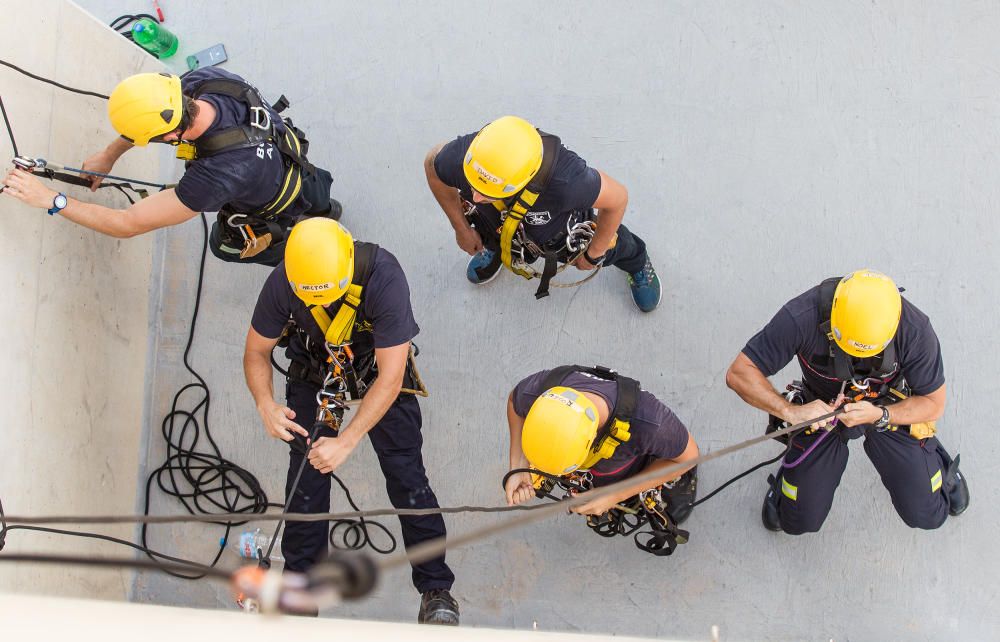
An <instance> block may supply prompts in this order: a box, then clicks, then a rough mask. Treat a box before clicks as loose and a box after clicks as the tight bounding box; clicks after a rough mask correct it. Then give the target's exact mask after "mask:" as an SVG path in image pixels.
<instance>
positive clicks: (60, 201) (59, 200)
mask: <svg viewBox="0 0 1000 642" xmlns="http://www.w3.org/2000/svg"><path fill="white" fill-rule="evenodd" d="M66 203H67V201H66V197H65V196H63V195H62V194H56V197H55V198H54V199H52V205H53V206H55V207H58V208H59V209H62V208H64V207H66Z"/></svg>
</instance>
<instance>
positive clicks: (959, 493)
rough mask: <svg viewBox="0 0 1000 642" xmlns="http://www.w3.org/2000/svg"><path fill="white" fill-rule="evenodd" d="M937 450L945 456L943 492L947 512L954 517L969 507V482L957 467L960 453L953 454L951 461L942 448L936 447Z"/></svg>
mask: <svg viewBox="0 0 1000 642" xmlns="http://www.w3.org/2000/svg"><path fill="white" fill-rule="evenodd" d="M938 452H939V453H941V454H942V456H944V457H946V460H945V462H946V463H947V470H946V471H945V473H944V484H943V485H944V494H945V495H946V496H947V497H948V514H949V515H951V516H952V517H956V516H958V515H961V514H962V513H964V512H965V509H966V508H968V507H969V484H967V483H966V481H965V475H963V474H962V471H960V470H959V469H958V461H959V460H960V459H961V458H962V456H961V455H955V460H954V461H951V457H948V453H946V452H944V448H941V447H940V446H939V447H938Z"/></svg>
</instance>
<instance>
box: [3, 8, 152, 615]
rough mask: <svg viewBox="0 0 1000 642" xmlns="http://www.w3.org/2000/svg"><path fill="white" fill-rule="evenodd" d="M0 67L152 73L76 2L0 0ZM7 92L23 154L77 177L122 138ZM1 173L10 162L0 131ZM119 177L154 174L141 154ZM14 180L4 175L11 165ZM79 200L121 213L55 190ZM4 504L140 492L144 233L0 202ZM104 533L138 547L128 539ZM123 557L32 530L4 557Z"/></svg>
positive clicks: (95, 110) (65, 98)
mask: <svg viewBox="0 0 1000 642" xmlns="http://www.w3.org/2000/svg"><path fill="white" fill-rule="evenodd" d="M0 9H2V13H3V15H4V16H5V18H4V20H2V21H0V43H3V44H2V45H0V58H2V59H4V60H7V61H9V62H11V63H13V64H15V65H18V66H20V67H22V68H24V69H26V70H28V71H31V72H34V73H36V74H39V75H42V76H45V77H48V78H52V79H54V80H57V81H60V82H62V83H64V84H67V85H70V86H74V87H79V88H82V89H88V90H91V91H97V92H99V93H105V94H106V93H108V92H110V91H111V89H112V88H113V87H114V85H115V83H116V82H117V81H118V79H120V78H121V77H122V76H124V75H127V74H129V73H134V72H137V71H141V70H152V69H156V68H157V64H156V61H155V60H154V59H152V58H150V57H148V56H145V55H143V54H142V52H140V51H139V50H138V49H136V48H135V47H134V46H132V45H130V44H129V43H127V42H125V41H124V39H122V38H120V37H118V36H116V35H114V34H113V33H112V32H111V31H110V30H108V29H106V28H104V27H102V26H101V24H100V23H98V22H97V21H95V20H94V19H93V18H92V17H91V16H90V15H89V14H87V13H85V12H83V11H82V10H80V9H79V8H78V7H76V6H75V5H73V4H71V3H68V2H54V1H53V2H39V3H23V2H14V1H13V0H4V1H3V2H0ZM0 91H2V92H3V98H4V104H5V105H6V107H7V113H8V116H9V117H10V120H11V125H12V126H13V129H14V135H15V138H16V141H17V144H18V147H19V148H20V152H21V154H24V155H28V156H37V157H43V158H47V159H51V160H53V161H56V162H59V163H62V164H66V165H70V166H75V167H79V163H80V162H82V160H83V159H84V158H86V157H87V156H89V155H90V154H91V153H93V152H95V151H97V150H98V149H100V148H102V147H103V146H104V145H106V144H107V143H108V142H109V141H111V140H112V139H113V137H114V136H115V135H116V134H115V133H114V131H113V130H112V129H111V126H110V125H109V124H108V120H107V110H106V106H105V105H106V103H105V101H103V100H100V99H97V98H93V97H88V96H80V95H76V94H71V93H68V92H65V91H63V90H61V89H56V88H55V87H52V86H49V85H45V84H42V83H40V82H37V81H35V80H31V79H29V78H27V77H25V76H22V75H20V74H18V73H16V72H14V71H12V70H10V69H8V68H6V67H2V68H0ZM0 156H2V158H3V159H4V165H5V166H6V165H7V164H8V161H9V159H10V158H11V157H13V151H12V150H11V148H10V142H9V140H8V138H7V136H6V133H4V134H3V135H2V136H0ZM115 170H116V171H117V172H119V173H121V174H124V175H127V176H133V177H136V178H143V177H145V178H147V180H149V179H155V178H156V177H157V175H158V171H159V162H158V161H157V157H156V156H155V154H152V153H148V152H147V153H141V152H135V153H133V154H131V155H130V156H129V157H126V158H125V159H123V160H122V162H121V163H119V164H118V165H117V166H116V167H115ZM4 171H5V172H6V168H5V170H4ZM58 189H59V190H60V191H65V192H66V193H67V194H69V195H70V196H71V197H82V198H86V199H88V200H93V201H94V202H99V203H101V204H104V205H108V206H112V207H123V206H124V205H127V201H126V200H125V198H124V197H123V196H122V195H120V194H119V193H118V192H116V191H114V190H108V189H104V190H101V191H100V192H99V194H97V195H91V194H90V193H89V192H88V191H86V190H84V189H82V188H78V187H71V186H65V185H63V184H59V187H58ZM0 213H2V216H3V220H4V223H5V225H4V232H3V234H0V292H2V293H3V297H4V303H3V305H2V306H0V327H3V328H4V332H5V339H4V341H2V342H0V371H2V372H3V380H4V385H3V387H2V388H0V424H2V425H3V429H2V430H0V453H3V454H2V464H0V499H2V500H3V504H4V508H5V509H6V510H7V512H8V513H22V514H23V513H48V514H53V513H67V512H69V513H86V512H94V511H103V510H113V511H116V512H121V511H125V512H127V511H130V510H131V509H132V507H133V501H134V493H135V490H134V489H135V474H136V469H137V466H138V462H137V456H138V451H139V447H138V445H139V440H140V437H141V434H142V430H141V428H142V412H143V399H144V387H143V380H144V375H145V370H146V349H147V347H146V340H147V337H148V335H149V331H148V324H149V312H148V306H149V286H150V266H151V259H150V257H151V254H150V252H151V249H152V246H153V241H152V238H151V237H147V238H138V239H132V240H129V241H117V240H115V239H112V238H108V237H104V236H101V235H100V234H97V233H95V232H91V231H89V230H86V229H84V228H82V227H79V226H77V225H74V224H72V223H70V222H69V221H68V220H66V219H63V218H61V217H59V216H55V217H53V218H50V217H49V216H47V215H46V214H45V211H44V210H40V209H32V208H29V207H27V206H24V205H22V204H21V203H20V201H17V200H15V199H13V198H10V197H9V196H7V195H4V196H2V197H0ZM102 532H105V533H108V534H112V535H116V536H118V537H124V538H127V539H128V538H131V534H132V529H131V528H129V527H127V526H125V527H117V528H108V529H104V530H103V531H102ZM15 551H21V552H28V551H33V552H40V551H59V552H69V551H72V552H74V553H81V552H82V553H84V554H94V555H96V554H117V555H120V554H122V553H123V551H122V549H121V548H120V547H116V546H112V545H109V544H103V543H100V542H96V541H94V540H82V539H78V538H66V537H57V536H52V535H43V534H38V533H29V532H25V531H20V532H14V533H11V534H10V535H9V536H8V538H7V546H6V548H5V552H15ZM129 583H130V575H129V574H128V573H127V572H121V573H94V572H92V571H89V570H81V569H76V568H69V569H65V568H53V567H44V568H43V567H38V566H25V565H16V566H11V565H9V564H3V565H0V590H6V591H31V592H41V593H47V594H51V593H58V594H65V595H87V596H92V597H101V598H118V599H122V598H124V597H125V595H126V592H127V589H128V585H129Z"/></svg>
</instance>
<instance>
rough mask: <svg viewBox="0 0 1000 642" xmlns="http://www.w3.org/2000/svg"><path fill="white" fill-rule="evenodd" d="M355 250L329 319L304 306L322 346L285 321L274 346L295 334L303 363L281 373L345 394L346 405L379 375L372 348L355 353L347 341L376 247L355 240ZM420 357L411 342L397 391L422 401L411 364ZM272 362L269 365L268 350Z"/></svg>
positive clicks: (320, 309) (285, 343)
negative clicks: (303, 351) (350, 273)
mask: <svg viewBox="0 0 1000 642" xmlns="http://www.w3.org/2000/svg"><path fill="white" fill-rule="evenodd" d="M354 247H355V252H354V276H353V278H352V279H351V284H350V285H349V286H348V288H347V292H346V293H345V294H344V296H343V297H342V298H341V299H340V300H339V301H338V302H337V303H336V304H335V306H336V308H335V310H334V311H333V315H332V316H331V314H330V312H327V310H326V309H325V308H324V307H323V306H319V305H313V306H310V307H309V313H310V315H311V316H312V319H313V321H314V322H315V324H316V326H317V327H318V328H319V330H320V332H321V333H322V335H323V339H324V340H323V341H322V342H319V341H316V340H314V339H313V336H312V335H311V334H310V333H309V330H308V329H307V328H304V327H301V326H300V325H299V324H298V323H296V322H295V320H294V319H289V322H288V324H287V325H286V326H285V329H284V331H283V332H282V335H281V339H280V340H279V341H278V343H277V344H276V345H275V348H279V347H281V348H285V347H287V346H288V343H289V341H290V339H291V336H292V335H293V334H296V335H298V337H299V339H300V340H301V341H302V343H303V345H304V346H305V349H306V353H307V356H306V357H304V360H300V359H296V358H295V357H293V358H292V362H291V363H290V364H289V366H288V370H287V371H283V372H284V374H285V375H286V376H288V377H289V378H291V379H294V380H297V381H302V382H304V383H311V384H313V385H319V386H320V387H321V389H323V390H327V389H329V391H330V394H332V395H337V394H340V393H341V392H344V393H346V399H345V403H349V402H354V401H359V400H360V399H361V398H362V397H363V396H364V394H365V392H367V390H368V387H369V386H370V385H371V383H372V382H373V381H374V380H375V378H376V377H377V376H378V364H377V363H376V362H375V353H374V350H370V351H365V353H363V354H355V352H354V350H353V348H352V345H353V344H352V338H353V335H354V330H355V328H356V326H357V315H358V308H359V307H360V306H361V304H362V299H363V297H364V289H365V287H366V286H367V285H368V280H369V279H370V278H371V272H372V269H373V268H374V265H375V255H376V253H377V252H378V249H379V246H378V245H377V244H375V243H365V242H363V241H356V242H355V244H354ZM419 353H420V350H419V348H417V346H416V345H414V344H412V343H411V345H410V353H409V355H408V356H407V366H406V373H405V375H404V378H403V387H402V389H401V390H400V392H401V393H404V394H412V395H418V396H421V397H426V396H428V392H427V388H426V387H425V386H424V383H423V380H422V379H421V378H420V372H419V371H418V370H417V366H416V356H417V355H418V354H419ZM271 362H272V363H274V358H273V352H272V359H271Z"/></svg>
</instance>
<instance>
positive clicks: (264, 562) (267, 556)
mask: <svg viewBox="0 0 1000 642" xmlns="http://www.w3.org/2000/svg"><path fill="white" fill-rule="evenodd" d="M271 354H272V357H273V355H274V353H273V352H272V353H271ZM323 427H324V424H322V423H319V422H316V425H315V426H313V431H312V434H311V435H310V436H309V442H308V443H310V444H312V443H315V442H316V437H318V436H319V431H320V430H322V429H323ZM308 454H309V453H308V451H306V450H305V449H303V452H302V460H301V461H300V462H299V469H298V470H297V471H296V472H295V480H294V481H292V486H291V488H290V489H289V491H288V497H286V498H285V505H284V506H283V507H282V509H281V512H282V513H287V512H288V508H289V507H290V506H291V505H292V498H293V497H295V491H296V490H298V488H299V481H300V480H301V479H302V471H304V470H305V469H306V464H308V463H309V458H308V456H307V455H308ZM284 523H285V522H283V521H281V522H278V523H277V525H276V526H275V527H274V533H273V534H272V535H271V540H270V541H269V542H268V544H267V551H265V552H264V554H263V555H262V556H261V558H260V560H259V564H260V566H261V568H271V552H272V551H274V545H275V544H276V543H277V541H278V535H280V534H281V527H282V526H283V525H284Z"/></svg>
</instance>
